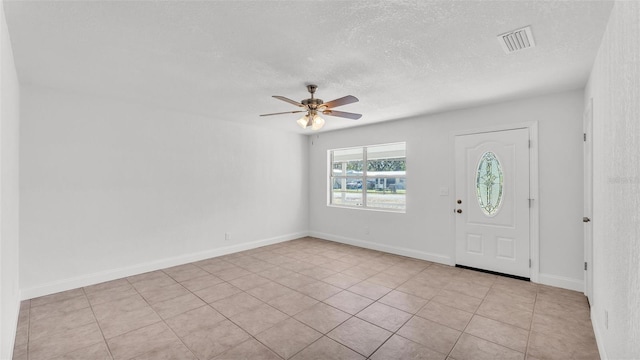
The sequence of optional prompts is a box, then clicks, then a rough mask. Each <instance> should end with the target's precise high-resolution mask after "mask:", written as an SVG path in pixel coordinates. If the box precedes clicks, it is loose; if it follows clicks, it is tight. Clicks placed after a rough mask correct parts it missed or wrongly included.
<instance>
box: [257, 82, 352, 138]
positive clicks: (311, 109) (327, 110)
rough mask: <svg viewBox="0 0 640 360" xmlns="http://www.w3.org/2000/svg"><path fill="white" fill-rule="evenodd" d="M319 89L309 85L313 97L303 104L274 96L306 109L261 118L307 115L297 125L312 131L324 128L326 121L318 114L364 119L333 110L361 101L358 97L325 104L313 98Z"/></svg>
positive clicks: (342, 98)
mask: <svg viewBox="0 0 640 360" xmlns="http://www.w3.org/2000/svg"><path fill="white" fill-rule="evenodd" d="M317 88H318V86H317V85H307V90H308V91H309V93H310V94H311V97H310V98H309V99H304V100H302V101H301V102H297V101H295V100H291V99H288V98H286V97H284V96H278V95H273V97H274V98H276V99H278V100H282V101H284V102H288V103H289V104H293V105H295V106H298V107H301V108H304V110H296V111H285V112H279V113H272V114H262V115H260V116H271V115H281V114H296V113H306V114H305V115H304V116H303V117H301V118H300V119H299V120H298V121H297V123H298V125H300V126H301V127H302V128H303V129H305V128H307V127H309V126H310V127H311V129H312V130H318V129H320V128H322V126H324V119H323V118H321V117H320V116H319V115H318V113H322V114H323V115H329V116H338V117H343V118H347V119H353V120H358V119H360V118H361V117H362V115H361V114H354V113H350V112H344V111H335V110H331V109H333V108H335V107H338V106H342V105H347V104H351V103H354V102H358V101H359V100H358V98H357V97H355V96H351V95H347V96H344V97H341V98H339V99H335V100H331V101H329V102H326V103H325V102H323V101H322V100H321V99H316V98H314V97H313V94H314V93H315V92H316V89H317Z"/></svg>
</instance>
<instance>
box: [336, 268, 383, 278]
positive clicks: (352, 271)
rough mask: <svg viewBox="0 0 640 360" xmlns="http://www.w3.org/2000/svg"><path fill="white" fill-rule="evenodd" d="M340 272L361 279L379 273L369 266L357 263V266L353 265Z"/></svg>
mask: <svg viewBox="0 0 640 360" xmlns="http://www.w3.org/2000/svg"><path fill="white" fill-rule="evenodd" d="M342 273H343V274H345V275H347V276H351V277H353V278H356V279H360V280H361V281H362V280H366V279H367V278H370V277H372V276H373V275H375V274H377V273H379V271H377V270H374V269H371V268H368V267H366V266H362V265H358V266H354V267H352V268H349V269H347V270H344V271H343V272H342Z"/></svg>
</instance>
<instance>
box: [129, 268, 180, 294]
mask: <svg viewBox="0 0 640 360" xmlns="http://www.w3.org/2000/svg"><path fill="white" fill-rule="evenodd" d="M129 281H131V285H133V287H134V288H136V290H138V291H140V292H142V291H145V290H151V289H154V288H162V287H165V286H169V285H173V284H176V281H175V280H173V279H172V278H171V277H169V275H167V274H165V273H163V272H162V271H158V272H157V274H155V273H154V275H153V276H151V275H150V276H149V277H148V278H142V279H136V281H132V280H129Z"/></svg>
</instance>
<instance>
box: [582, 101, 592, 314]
mask: <svg viewBox="0 0 640 360" xmlns="http://www.w3.org/2000/svg"><path fill="white" fill-rule="evenodd" d="M583 121H584V218H583V219H582V221H583V222H584V263H585V269H584V280H585V281H584V284H585V286H584V287H585V289H584V293H585V295H587V298H588V299H589V302H591V301H592V300H593V225H591V217H592V215H593V136H592V133H593V99H591V100H590V101H589V103H588V104H587V108H586V110H585V112H584V118H583Z"/></svg>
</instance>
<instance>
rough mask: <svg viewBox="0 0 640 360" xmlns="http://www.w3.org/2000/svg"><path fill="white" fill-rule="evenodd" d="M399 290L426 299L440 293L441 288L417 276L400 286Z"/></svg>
mask: <svg viewBox="0 0 640 360" xmlns="http://www.w3.org/2000/svg"><path fill="white" fill-rule="evenodd" d="M397 290H399V291H402V292H404V293H407V294H411V295H415V296H418V297H421V298H423V299H426V300H430V299H432V298H433V297H434V296H436V295H438V294H439V293H440V289H439V288H437V287H433V286H430V285H429V283H427V282H425V281H422V280H419V279H415V278H414V279H411V280H409V281H407V282H405V283H404V284H402V285H400V286H398V288H397Z"/></svg>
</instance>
